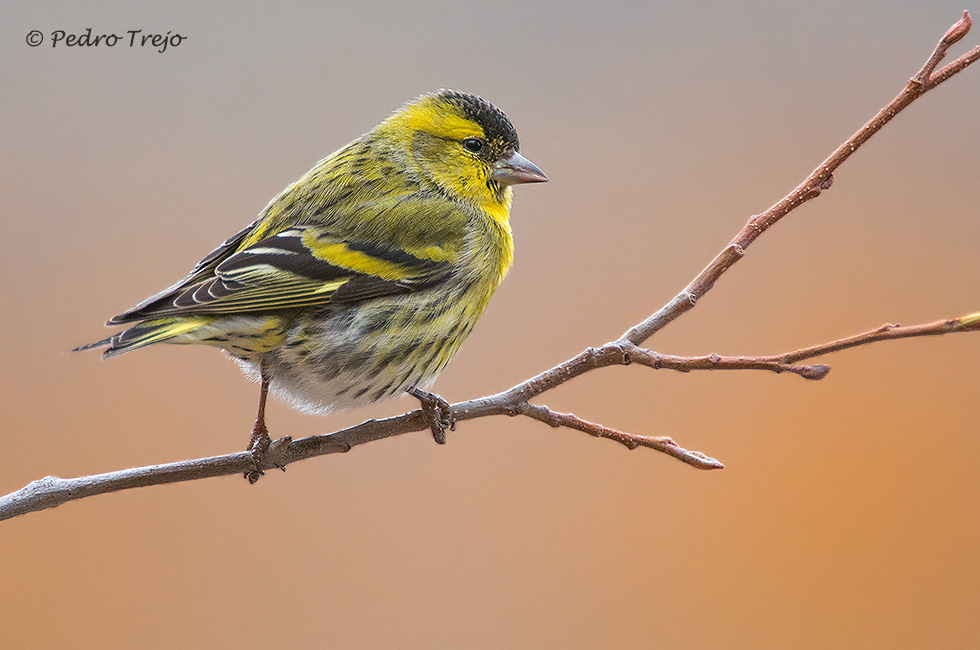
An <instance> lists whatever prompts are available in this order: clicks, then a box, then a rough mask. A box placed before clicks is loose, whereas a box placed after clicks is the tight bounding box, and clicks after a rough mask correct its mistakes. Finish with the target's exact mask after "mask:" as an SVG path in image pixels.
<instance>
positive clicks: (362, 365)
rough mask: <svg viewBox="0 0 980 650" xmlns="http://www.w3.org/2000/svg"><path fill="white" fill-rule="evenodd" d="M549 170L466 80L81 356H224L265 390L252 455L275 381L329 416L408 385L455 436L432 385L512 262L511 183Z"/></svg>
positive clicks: (296, 191) (335, 167)
mask: <svg viewBox="0 0 980 650" xmlns="http://www.w3.org/2000/svg"><path fill="white" fill-rule="evenodd" d="M547 180H548V177H547V176H546V175H545V174H544V172H542V171H541V169H539V168H538V167H537V166H536V165H535V164H534V163H532V162H531V161H530V160H528V159H527V158H525V157H524V156H523V155H521V153H520V142H519V140H518V136H517V131H516V130H515V129H514V126H513V124H512V123H511V121H510V119H509V118H508V117H507V116H506V114H505V113H504V112H503V111H501V110H500V109H499V108H497V107H496V106H494V105H493V104H491V103H490V102H488V101H487V100H485V99H483V98H482V97H479V96H477V95H473V94H470V93H466V92H462V91H458V90H447V89H440V90H438V91H436V92H431V93H427V94H424V95H421V96H420V97H418V98H416V99H415V100H413V101H410V102H408V103H406V104H404V105H403V106H402V107H401V108H399V109H398V110H396V111H395V112H394V113H392V114H391V115H390V116H389V117H388V118H387V119H385V120H383V121H382V122H381V123H380V124H378V125H377V126H376V127H375V128H374V129H372V130H371V131H369V132H368V133H366V134H364V135H363V136H361V137H359V138H357V139H356V140H354V141H353V142H351V143H350V144H348V145H347V146H345V147H343V148H341V149H339V150H338V151H336V152H334V153H333V154H331V155H329V156H327V157H326V158H324V159H323V160H321V161H320V162H319V163H317V164H316V165H315V166H314V167H313V168H312V169H311V170H310V171H309V172H307V173H306V174H305V175H303V176H302V177H301V178H300V179H299V180H297V181H296V182H294V183H293V184H291V185H289V186H288V187H287V188H286V189H285V190H283V191H282V192H281V193H280V194H279V195H278V196H276V197H275V198H274V199H272V201H271V202H270V203H269V204H268V205H267V206H266V207H265V209H264V210H262V212H261V213H260V214H259V217H258V219H256V220H255V221H254V222H252V223H251V224H250V225H248V226H246V227H245V228H243V229H242V230H241V231H239V232H238V233H236V234H235V235H233V236H231V237H230V238H228V239H227V240H225V241H224V243H222V244H221V245H220V246H219V247H217V248H216V249H214V250H213V251H212V252H211V253H209V254H208V255H206V256H205V257H204V258H203V259H201V261H200V262H198V263H197V265H195V266H194V268H193V269H192V270H191V272H190V273H189V274H188V275H187V277H185V278H184V279H183V280H181V281H179V282H177V283H176V284H174V285H173V286H171V287H170V288H168V289H166V290H164V291H162V292H160V293H158V294H156V295H154V296H151V297H150V298H147V299H146V300H144V301H143V302H141V303H139V304H138V305H137V306H135V307H133V308H132V309H129V310H127V311H125V312H123V313H121V314H119V315H117V316H113V317H112V318H110V319H109V321H108V322H107V323H106V325H108V326H117V325H127V326H128V329H125V330H123V331H120V332H118V333H116V334H113V335H112V336H110V337H108V338H106V339H103V340H101V341H98V342H96V343H92V344H89V345H83V346H81V347H78V348H75V349H74V350H72V352H77V351H82V350H91V349H97V348H105V351H104V353H103V358H110V357H114V356H117V355H120V354H123V353H126V352H130V351H132V350H136V349H138V348H142V347H145V346H148V345H153V344H156V343H171V344H183V345H187V344H195V345H209V346H212V347H216V348H219V349H221V350H223V351H224V352H225V353H226V354H227V355H228V356H230V357H231V358H232V359H233V360H235V361H236V362H237V363H238V364H239V365H240V366H241V368H242V370H243V371H244V372H245V373H246V375H248V376H249V377H251V378H254V379H257V380H258V382H259V383H260V386H261V387H260V395H259V407H258V415H257V416H256V419H255V425H254V427H253V429H252V435H251V438H250V440H249V445H248V448H247V449H248V450H249V451H252V452H253V454H255V455H257V457H258V456H259V455H261V454H262V453H264V451H265V450H266V449H267V448H268V446H269V444H270V442H271V438H270V437H269V432H268V428H267V426H266V421H265V405H266V397H267V394H268V393H269V392H270V391H271V392H272V394H273V395H275V396H277V397H280V398H282V399H284V400H285V401H287V402H289V403H290V404H291V405H292V406H293V407H295V408H297V409H299V410H302V411H306V412H310V413H314V414H321V415H325V414H328V413H331V412H334V411H338V410H346V409H351V408H356V407H359V406H364V405H367V404H370V403H373V402H377V401H381V400H385V399H389V398H393V397H396V396H398V395H401V394H403V393H405V392H408V393H410V394H412V395H415V396H416V397H417V398H418V399H420V400H421V401H422V404H423V410H424V411H425V410H426V409H428V412H429V414H430V416H431V415H432V414H434V413H435V416H434V417H430V421H431V422H432V429H433V434H434V435H435V436H436V441H437V442H445V433H444V429H445V427H446V425H447V424H451V414H450V413H449V411H448V404H447V403H446V402H445V401H444V400H442V399H441V398H440V397H438V396H437V395H433V394H431V393H428V392H427V391H426V390H425V389H427V388H429V387H430V386H431V385H432V383H433V382H434V381H435V379H436V376H437V375H438V374H439V373H440V372H441V371H442V370H443V369H444V368H445V367H446V365H447V364H448V363H449V361H450V360H451V359H452V358H453V357H454V356H455V355H456V353H457V352H458V351H459V349H460V346H461V344H462V343H463V341H464V340H465V339H466V338H467V336H469V334H470V332H471V331H472V329H473V326H474V325H475V324H476V322H477V320H478V319H479V318H480V315H481V314H482V313H483V311H484V309H485V308H486V306H487V303H488V301H489V300H490V298H491V296H492V295H493V294H494V291H495V290H496V289H497V287H498V286H499V285H500V283H501V282H502V281H503V279H504V277H505V276H506V275H507V272H508V270H509V268H510V266H511V264H512V262H513V257H514V245H513V237H512V232H511V227H510V222H509V216H510V209H511V203H512V198H513V190H512V187H513V186H514V185H520V184H524V183H538V182H545V181H547ZM438 409H441V415H440V414H438V413H436V411H437V410H438ZM440 432H441V433H442V435H441V437H440V435H439V434H440ZM259 474H261V472H255V473H253V474H252V475H251V476H250V475H248V474H246V476H247V477H248V478H249V480H250V481H252V482H254V480H257V477H258V475H259Z"/></svg>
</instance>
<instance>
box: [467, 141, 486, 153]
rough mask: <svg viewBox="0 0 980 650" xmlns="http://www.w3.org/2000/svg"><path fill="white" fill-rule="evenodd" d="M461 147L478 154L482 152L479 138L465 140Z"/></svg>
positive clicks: (481, 142) (481, 143)
mask: <svg viewBox="0 0 980 650" xmlns="http://www.w3.org/2000/svg"><path fill="white" fill-rule="evenodd" d="M463 146H464V147H466V150H467V151H472V152H473V153H480V152H481V151H483V140H481V139H480V138H466V139H465V140H463Z"/></svg>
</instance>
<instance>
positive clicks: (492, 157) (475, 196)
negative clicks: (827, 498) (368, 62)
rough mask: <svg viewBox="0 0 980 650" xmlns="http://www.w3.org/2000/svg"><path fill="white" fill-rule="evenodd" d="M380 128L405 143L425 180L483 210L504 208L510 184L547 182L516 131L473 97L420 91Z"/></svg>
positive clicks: (491, 107) (497, 112)
mask: <svg viewBox="0 0 980 650" xmlns="http://www.w3.org/2000/svg"><path fill="white" fill-rule="evenodd" d="M380 128H381V129H383V130H384V131H386V132H387V133H388V134H390V136H391V137H394V138H395V139H396V140H397V141H398V142H399V143H400V144H403V145H404V146H405V148H406V150H407V153H408V155H409V157H410V159H411V160H412V161H413V162H414V164H415V165H417V169H418V171H419V173H420V174H421V175H423V176H424V177H426V179H427V180H429V181H431V182H432V183H434V184H435V185H437V186H438V187H439V188H440V189H442V190H443V191H444V192H446V193H448V194H450V195H451V196H454V197H457V198H459V199H462V200H465V201H470V202H473V203H476V204H477V205H480V206H481V207H484V208H490V209H493V208H494V207H501V208H503V209H504V210H506V209H507V208H509V206H510V197H511V191H510V186H511V185H517V184H519V183H538V182H543V181H547V180H548V177H547V176H545V175H544V172H542V171H541V170H540V169H538V167H537V166H536V165H535V164H534V163H532V162H531V161H530V160H528V159H527V158H525V157H524V156H522V155H521V154H520V153H519V151H520V142H519V141H518V139H517V131H515V130H514V126H513V125H512V124H511V123H510V120H509V119H508V118H507V116H506V115H504V113H503V111H501V110H500V109H499V108H497V107H496V106H494V105H493V104H491V103H490V102H488V101H486V100H485V99H482V98H480V97H477V96H476V95H470V94H467V93H463V92H459V91H456V90H440V91H438V92H435V93H431V94H427V95H423V96H421V97H419V98H418V99H416V100H415V101H413V102H411V103H409V104H406V105H405V106H403V107H402V108H401V109H399V110H398V111H397V112H395V114H394V115H392V116H391V117H389V118H388V119H387V120H385V122H384V123H382V125H381V127H380Z"/></svg>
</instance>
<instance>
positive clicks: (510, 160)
mask: <svg viewBox="0 0 980 650" xmlns="http://www.w3.org/2000/svg"><path fill="white" fill-rule="evenodd" d="M490 178H492V179H493V180H495V181H497V182H498V183H500V184H501V185H519V184H521V183H544V182H546V181H547V180H548V177H547V176H545V175H544V172H543V171H541V170H540V169H538V166H537V165H535V164H534V163H533V162H531V161H530V160H528V159H527V158H525V157H524V156H522V155H521V154H519V153H517V152H516V151H514V150H513V149H511V150H510V151H508V152H507V153H505V154H504V155H503V156H501V157H500V159H499V160H497V162H495V163H494V164H493V173H491V174H490Z"/></svg>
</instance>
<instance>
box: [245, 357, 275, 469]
mask: <svg viewBox="0 0 980 650" xmlns="http://www.w3.org/2000/svg"><path fill="white" fill-rule="evenodd" d="M260 372H261V374H262V388H261V389H259V414H258V415H257V416H256V417H255V426H254V427H252V438H251V440H249V442H248V451H251V452H253V453H254V452H258V453H259V454H262V453H263V452H264V451H265V450H266V449H268V448H269V444H270V443H271V442H272V439H271V438H270V437H269V430H268V429H267V428H266V426H265V400H266V398H267V397H268V395H269V378H268V377H266V376H265V369H264V368H263V369H261V370H260Z"/></svg>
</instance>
